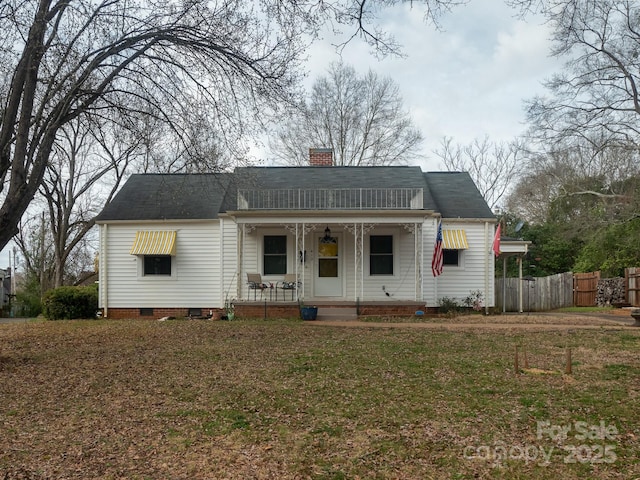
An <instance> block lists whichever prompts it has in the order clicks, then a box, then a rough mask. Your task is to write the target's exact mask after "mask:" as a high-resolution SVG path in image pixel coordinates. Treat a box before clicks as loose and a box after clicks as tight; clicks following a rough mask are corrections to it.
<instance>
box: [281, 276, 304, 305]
mask: <svg viewBox="0 0 640 480" xmlns="http://www.w3.org/2000/svg"><path fill="white" fill-rule="evenodd" d="M299 284H300V282H299V281H298V276H297V275H296V274H295V273H287V274H286V275H285V276H284V280H282V282H280V285H279V288H280V290H291V300H292V301H293V293H294V292H295V291H296V290H297V289H298V285H299ZM282 297H283V299H285V300H286V292H283V293H282Z"/></svg>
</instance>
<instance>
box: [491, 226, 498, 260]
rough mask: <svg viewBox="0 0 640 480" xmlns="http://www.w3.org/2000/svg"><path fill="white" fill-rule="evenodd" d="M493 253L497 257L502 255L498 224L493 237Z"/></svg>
mask: <svg viewBox="0 0 640 480" xmlns="http://www.w3.org/2000/svg"><path fill="white" fill-rule="evenodd" d="M492 250H493V253H494V254H495V255H496V257H497V256H498V255H500V224H499V223H498V228H496V234H495V236H494V237H493V248H492Z"/></svg>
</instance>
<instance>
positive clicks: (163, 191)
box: [96, 173, 230, 222]
mask: <svg viewBox="0 0 640 480" xmlns="http://www.w3.org/2000/svg"><path fill="white" fill-rule="evenodd" d="M229 179H230V174H225V173H218V174H136V175H131V176H130V177H129V179H128V180H127V182H126V183H125V184H124V186H123V187H122V189H120V191H119V192H118V193H117V194H116V196H115V197H114V198H113V200H112V201H111V203H109V204H108V205H107V206H106V207H105V208H104V210H103V211H102V212H101V213H100V215H98V218H97V219H96V221H98V222H101V221H108V220H177V219H180V220H200V219H209V218H216V217H217V216H218V213H219V212H220V211H221V206H222V200H223V199H224V195H225V192H226V190H227V187H228V185H229Z"/></svg>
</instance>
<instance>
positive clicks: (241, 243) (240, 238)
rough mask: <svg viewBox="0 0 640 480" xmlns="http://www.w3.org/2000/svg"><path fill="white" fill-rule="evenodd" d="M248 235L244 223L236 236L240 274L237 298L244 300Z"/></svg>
mask: <svg viewBox="0 0 640 480" xmlns="http://www.w3.org/2000/svg"><path fill="white" fill-rule="evenodd" d="M245 235H246V232H245V226H244V223H243V224H242V227H241V228H240V229H239V231H238V232H237V235H236V239H237V240H236V249H237V251H238V255H237V256H236V258H237V265H236V272H238V283H237V285H236V298H244V297H243V296H242V287H241V285H242V278H243V276H244V237H245Z"/></svg>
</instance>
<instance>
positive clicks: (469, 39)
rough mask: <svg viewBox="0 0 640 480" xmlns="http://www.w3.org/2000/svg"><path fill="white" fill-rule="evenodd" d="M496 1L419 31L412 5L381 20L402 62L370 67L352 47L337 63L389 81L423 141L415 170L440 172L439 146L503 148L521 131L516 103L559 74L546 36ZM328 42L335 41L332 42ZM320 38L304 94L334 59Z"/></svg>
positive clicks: (480, 1)
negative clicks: (446, 140)
mask: <svg viewBox="0 0 640 480" xmlns="http://www.w3.org/2000/svg"><path fill="white" fill-rule="evenodd" d="M516 13H517V12H516V11H515V10H513V9H511V8H509V7H508V6H506V5H505V4H504V2H503V1H501V0H470V3H469V4H468V5H462V6H459V7H456V8H455V9H454V10H453V12H451V13H449V14H447V15H446V16H444V17H443V18H442V19H441V28H440V30H437V29H436V28H435V27H434V26H433V25H431V24H429V23H425V21H424V18H423V11H422V9H421V8H420V4H419V3H418V2H416V3H415V5H414V7H413V8H411V6H410V5H408V4H407V5H404V6H403V7H398V6H396V7H393V8H390V9H387V10H386V11H385V12H384V16H385V20H384V22H383V23H382V28H383V29H385V30H387V31H389V32H391V33H392V34H393V35H394V36H395V38H396V40H398V41H399V43H400V44H402V45H403V53H404V54H405V56H404V57H402V58H397V57H389V58H386V59H383V60H381V61H378V60H377V59H376V58H375V57H374V56H372V55H371V54H370V48H369V47H368V46H366V45H363V43H362V42H360V43H358V42H353V43H352V44H350V45H348V46H347V47H346V49H345V50H344V51H343V52H342V60H343V61H344V62H345V63H347V64H350V65H352V66H354V67H355V69H356V70H357V71H358V72H359V73H361V74H364V73H366V72H367V71H368V70H369V69H371V70H373V71H375V72H376V73H378V74H379V75H381V76H389V77H391V78H392V80H394V82H395V83H396V84H397V85H398V86H399V87H400V92H401V95H402V97H403V100H404V104H405V107H406V108H407V109H408V110H409V112H410V115H411V118H412V119H413V121H414V123H415V125H416V126H417V127H418V128H419V129H420V131H421V132H422V134H423V136H424V138H425V141H424V144H423V148H422V151H421V156H422V157H423V158H422V160H419V161H416V162H413V163H414V164H416V165H420V166H421V167H422V168H423V170H425V171H430V170H441V169H442V168H443V167H442V165H440V162H439V159H438V158H437V157H436V156H435V155H434V154H433V151H434V150H437V149H439V147H440V144H441V141H442V138H443V137H445V136H447V137H452V138H453V140H454V142H455V143H461V144H468V143H471V142H472V141H473V140H474V139H476V138H477V139H483V138H484V137H485V136H488V137H489V139H490V140H492V141H497V142H501V141H510V140H512V139H513V138H514V137H516V136H517V135H519V134H520V133H522V132H523V130H524V120H525V114H524V108H523V107H524V100H525V99H528V98H531V97H532V96H534V95H536V94H542V93H543V92H544V89H543V86H542V82H543V81H544V80H545V79H548V78H549V77H550V76H551V75H552V74H553V73H554V72H556V71H558V70H559V69H560V68H561V67H562V63H561V61H559V60H558V59H555V58H552V57H550V55H549V49H550V45H551V44H550V42H549V36H550V31H549V29H548V28H547V27H546V26H545V25H543V24H542V22H541V21H540V19H539V18H538V19H535V20H527V21H526V22H525V21H522V20H518V18H516ZM333 42H335V40H333ZM331 43H332V39H330V38H325V39H324V41H323V42H321V43H318V44H316V45H315V46H314V47H313V48H312V50H311V58H310V60H311V61H310V62H309V65H308V68H309V70H310V75H309V77H308V79H307V84H308V86H311V85H312V84H313V82H314V80H315V79H316V78H317V77H318V76H322V75H325V74H326V70H327V67H328V65H329V64H330V63H331V62H332V61H337V60H339V59H340V56H339V55H338V54H337V53H336V50H335V48H334V47H333V46H332V45H331Z"/></svg>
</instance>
